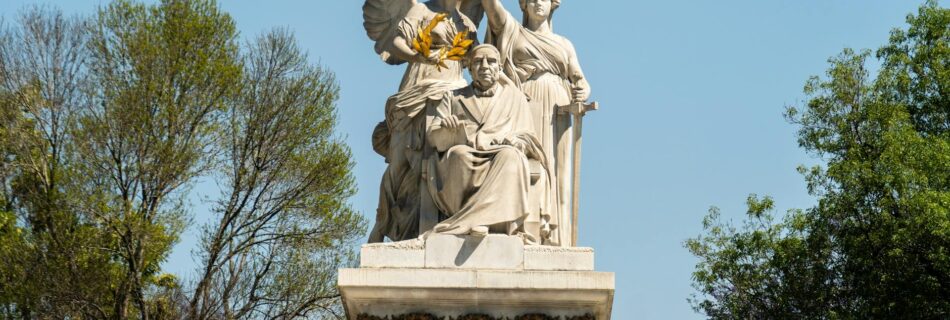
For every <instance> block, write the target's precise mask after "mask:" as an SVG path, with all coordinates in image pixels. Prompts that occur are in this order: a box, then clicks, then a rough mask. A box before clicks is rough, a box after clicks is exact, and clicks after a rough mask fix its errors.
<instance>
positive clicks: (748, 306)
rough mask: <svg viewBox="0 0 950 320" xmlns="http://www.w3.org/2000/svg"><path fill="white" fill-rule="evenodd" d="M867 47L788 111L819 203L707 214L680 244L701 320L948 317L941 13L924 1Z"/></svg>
mask: <svg viewBox="0 0 950 320" xmlns="http://www.w3.org/2000/svg"><path fill="white" fill-rule="evenodd" d="M907 22H908V24H909V28H908V29H907V30H895V31H893V32H892V34H891V38H890V42H889V43H888V44H887V45H885V46H884V47H882V48H881V49H880V50H878V51H877V58H878V59H880V61H881V62H883V63H882V67H881V69H880V71H879V72H878V74H877V76H876V77H873V78H872V77H871V76H870V72H869V71H868V68H867V67H866V65H867V63H868V61H867V60H868V59H869V58H870V57H871V54H870V52H867V51H865V52H860V53H855V52H853V51H851V50H845V51H844V53H842V54H841V55H840V56H838V57H836V58H833V59H831V60H830V61H829V62H830V63H831V68H830V69H829V70H828V72H827V75H826V77H825V78H818V77H814V78H812V79H811V80H810V81H809V82H808V84H807V85H806V88H805V93H806V94H807V95H809V99H808V100H807V104H806V105H804V106H803V107H801V108H795V107H792V108H789V109H788V113H787V117H788V119H789V120H790V121H791V122H793V123H795V124H797V125H799V126H800V129H799V144H800V145H801V146H802V147H803V148H805V150H807V151H809V152H810V153H812V154H815V155H817V156H819V157H821V158H822V159H824V160H826V161H827V166H825V167H814V168H802V169H800V170H801V171H802V172H803V173H804V175H805V177H806V180H807V182H808V187H809V191H810V192H811V193H812V194H813V195H815V196H816V197H818V199H819V200H818V204H817V205H816V206H815V207H813V208H810V209H808V210H804V211H792V212H790V214H788V215H787V216H786V218H785V220H783V222H781V223H774V221H772V220H768V219H765V220H763V219H762V217H763V216H769V215H768V211H769V210H768V209H771V203H770V202H769V205H768V206H765V207H763V206H761V205H758V204H761V202H759V201H751V202H750V204H752V205H750V210H749V212H750V220H749V221H750V222H753V223H750V224H747V226H746V227H745V228H742V229H736V228H734V227H732V226H731V225H730V224H728V223H723V222H721V221H718V220H717V219H716V215H715V214H713V215H711V216H710V217H708V218H707V222H708V223H707V224H706V227H707V228H706V229H707V232H708V233H707V234H705V235H702V236H700V237H698V238H695V239H691V240H689V241H687V247H688V248H689V249H690V251H691V252H693V253H694V254H695V255H697V256H698V257H699V258H700V263H699V265H698V266H697V270H696V272H695V273H694V281H695V286H696V288H697V290H699V291H700V293H701V294H702V296H699V297H697V298H696V300H694V301H695V302H694V303H695V306H696V308H697V309H698V310H699V311H702V312H705V313H706V314H707V315H709V316H710V317H712V318H722V319H725V318H762V317H779V318H782V317H786V318H792V317H794V318H798V317H808V318H834V319H864V318H872V319H891V318H912V319H937V318H946V317H948V316H950V100H948V99H950V98H948V94H950V92H948V90H950V10H948V9H945V8H941V7H940V6H939V4H938V3H937V2H936V1H928V2H927V3H926V4H925V5H923V6H922V7H921V8H920V10H919V11H918V13H917V14H916V15H911V16H909V17H908V19H907Z"/></svg>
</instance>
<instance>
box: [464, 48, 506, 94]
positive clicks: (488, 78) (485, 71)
mask: <svg viewBox="0 0 950 320" xmlns="http://www.w3.org/2000/svg"><path fill="white" fill-rule="evenodd" d="M498 60H499V56H498V52H497V51H495V50H491V49H479V50H476V51H475V52H474V53H473V54H472V57H471V62H470V63H471V65H470V66H469V70H470V71H471V73H472V79H473V80H474V81H475V82H476V83H477V84H478V86H479V87H482V88H490V87H492V86H494V85H495V82H496V81H498V76H499V74H500V73H501V65H500V64H499V63H498Z"/></svg>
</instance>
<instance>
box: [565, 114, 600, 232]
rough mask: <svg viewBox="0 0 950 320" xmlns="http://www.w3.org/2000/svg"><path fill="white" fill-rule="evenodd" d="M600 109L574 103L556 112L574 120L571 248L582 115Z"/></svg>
mask: <svg viewBox="0 0 950 320" xmlns="http://www.w3.org/2000/svg"><path fill="white" fill-rule="evenodd" d="M599 108H600V105H599V104H598V103H597V102H592V103H584V102H575V103H572V104H569V105H566V106H559V107H558V111H560V112H562V113H570V114H571V116H572V117H573V118H574V125H573V134H574V147H573V148H572V149H573V150H572V152H573V158H574V159H573V164H572V166H571V174H572V178H571V183H572V184H573V186H572V188H571V220H572V221H571V246H572V247H576V246H577V222H578V219H579V215H578V211H580V198H581V143H583V139H582V136H581V133H582V132H583V129H584V115H585V114H587V112H589V111H595V110H597V109H599Z"/></svg>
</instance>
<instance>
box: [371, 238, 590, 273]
mask: <svg viewBox="0 0 950 320" xmlns="http://www.w3.org/2000/svg"><path fill="white" fill-rule="evenodd" d="M522 243H523V241H522V239H521V238H520V237H512V236H505V235H488V236H485V237H473V236H452V235H432V236H430V237H429V238H428V239H427V240H425V241H423V240H408V241H401V242H393V243H380V244H367V245H363V247H362V248H361V249H360V266H361V267H362V268H433V269H494V270H541V271H593V270H594V250H593V249H591V248H567V247H551V246H534V245H529V246H525V245H523V244H522Z"/></svg>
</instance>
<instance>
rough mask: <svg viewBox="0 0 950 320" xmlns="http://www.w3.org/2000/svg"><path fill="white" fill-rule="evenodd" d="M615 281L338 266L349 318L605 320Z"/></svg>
mask: <svg viewBox="0 0 950 320" xmlns="http://www.w3.org/2000/svg"><path fill="white" fill-rule="evenodd" d="M614 281H615V280H614V274H613V273H606V272H591V271H512V270H464V269H387V268H377V269H372V268H359V269H343V270H340V277H339V287H340V292H341V294H342V296H343V301H344V307H345V308H346V312H347V315H348V317H349V318H350V319H355V317H356V316H357V315H360V314H368V315H374V316H380V317H384V316H391V315H403V314H408V313H415V312H424V313H430V314H433V315H435V316H439V317H456V316H460V315H464V314H476V313H478V314H487V315H490V316H493V317H502V316H509V317H514V316H516V315H523V314H529V313H542V314H546V315H549V316H561V317H567V316H582V315H585V314H592V315H594V316H595V317H596V319H600V320H609V319H610V312H611V308H612V305H613V295H614Z"/></svg>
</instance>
